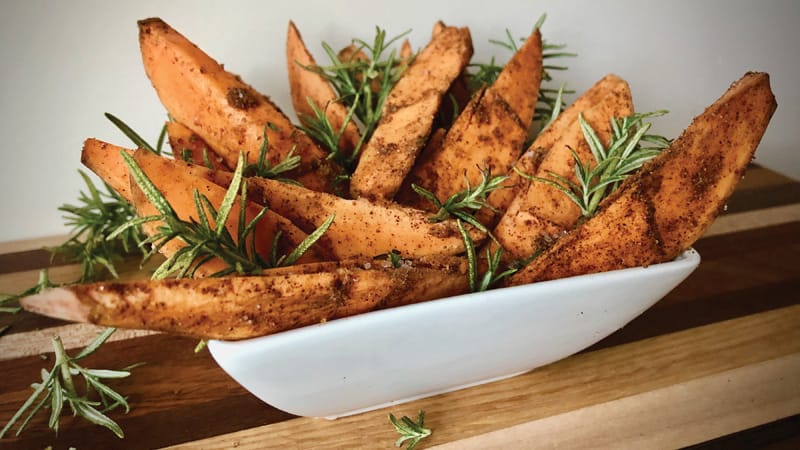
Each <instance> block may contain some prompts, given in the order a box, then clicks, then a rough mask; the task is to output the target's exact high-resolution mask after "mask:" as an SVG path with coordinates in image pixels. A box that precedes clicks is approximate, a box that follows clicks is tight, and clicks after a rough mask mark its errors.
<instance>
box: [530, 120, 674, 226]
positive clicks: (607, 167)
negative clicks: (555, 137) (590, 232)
mask: <svg viewBox="0 0 800 450" xmlns="http://www.w3.org/2000/svg"><path fill="white" fill-rule="evenodd" d="M666 113H667V111H664V110H660V111H654V112H650V113H644V114H632V115H630V116H627V117H624V118H622V119H618V118H612V119H611V131H612V133H613V136H612V137H611V142H610V143H609V145H608V148H606V147H605V146H604V145H603V143H602V142H601V141H600V138H599V137H598V136H597V133H596V132H595V131H594V129H593V128H592V127H591V125H589V123H588V122H586V120H585V119H584V118H583V115H582V114H579V115H578V120H579V121H580V125H581V131H582V132H583V137H584V139H586V142H587V143H588V144H589V149H590V150H591V152H592V156H594V163H592V162H591V161H585V162H584V161H581V159H580V157H579V156H578V154H577V153H576V152H575V150H573V149H571V148H570V149H569V151H570V152H572V157H573V158H574V159H575V176H576V177H577V179H578V182H577V183H575V182H574V181H572V180H570V179H568V178H566V177H563V176H560V175H558V174H556V173H553V172H548V176H549V178H542V177H535V176H532V175H529V174H525V173H522V172H520V171H519V170H518V169H517V168H516V167H515V168H514V170H515V171H517V173H519V174H520V175H521V176H523V177H525V178H527V179H529V180H533V181H538V182H541V183H546V184H548V185H550V186H553V187H554V188H556V189H558V190H560V191H561V192H563V193H564V194H566V195H567V196H568V197H569V198H570V199H571V200H572V201H573V202H575V204H577V205H578V206H579V207H580V209H581V215H582V216H583V218H584V219H586V218H589V217H592V216H593V215H594V214H595V213H596V212H597V207H598V205H599V204H600V201H601V200H603V199H604V198H606V197H607V196H608V195H609V194H611V193H612V192H614V190H615V189H617V187H618V186H619V183H620V182H621V181H622V180H624V179H625V178H627V177H628V176H629V175H630V174H631V173H632V172H634V171H636V170H637V169H639V168H640V167H641V166H642V164H644V163H645V162H647V161H649V160H650V159H652V158H654V157H655V156H656V155H658V154H659V153H660V152H661V150H663V149H664V148H666V147H668V146H669V143H670V141H669V140H668V139H667V138H665V137H663V136H658V135H650V134H645V133H646V132H647V130H649V129H650V126H651V125H652V124H650V123H649V122H647V123H645V122H643V120H644V119H646V118H650V117H658V116H662V115H664V114H666ZM643 142H647V143H650V144H652V146H650V147H644V146H642V143H643Z"/></svg>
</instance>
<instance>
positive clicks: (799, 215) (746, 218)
mask: <svg viewBox="0 0 800 450" xmlns="http://www.w3.org/2000/svg"><path fill="white" fill-rule="evenodd" d="M798 221H800V204H793V205H784V206H775V207H772V208H764V209H757V210H754V211H747V212H740V213H736V214H728V215H724V216H720V217H717V220H715V221H714V224H713V225H711V227H710V228H709V229H708V230H706V232H705V234H704V235H703V237H709V236H716V235H720V234H727V233H735V232H737V231H745V230H752V229H755V228H762V227H768V226H772V225H781V224H784V223H789V222H798Z"/></svg>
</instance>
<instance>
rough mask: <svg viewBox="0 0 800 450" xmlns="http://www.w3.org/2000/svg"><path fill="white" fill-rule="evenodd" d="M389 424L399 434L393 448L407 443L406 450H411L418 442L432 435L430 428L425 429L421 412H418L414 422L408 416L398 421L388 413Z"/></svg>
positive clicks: (423, 413) (423, 412)
mask: <svg viewBox="0 0 800 450" xmlns="http://www.w3.org/2000/svg"><path fill="white" fill-rule="evenodd" d="M389 422H390V423H391V424H392V426H394V429H395V430H397V432H398V433H400V437H399V438H398V439H397V440H396V441H395V443H394V445H395V447H402V446H403V444H404V443H405V442H406V441H408V447H406V450H413V449H414V447H416V446H417V444H419V441H421V440H423V439H425V438H426V437H428V436H430V435H431V434H432V433H433V430H431V429H430V428H425V424H424V422H425V411H422V410H420V412H419V414H418V416H417V421H416V422H414V421H413V420H412V419H410V418H409V417H408V416H403V417H402V418H400V419H399V420H398V419H397V418H396V417H395V416H394V414H392V413H389Z"/></svg>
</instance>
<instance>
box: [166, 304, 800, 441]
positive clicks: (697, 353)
mask: <svg viewBox="0 0 800 450" xmlns="http://www.w3.org/2000/svg"><path fill="white" fill-rule="evenodd" d="M798 323H800V305H795V306H791V307H787V308H782V309H778V310H773V311H768V312H764V313H760V314H755V315H752V316H746V317H742V318H738V319H733V320H729V321H725V322H719V323H715V324H711V325H707V326H703V327H698V328H694V329H689V330H685V331H681V332H678V333H672V334H668V335H662V336H658V337H654V338H651V339H646V340H642V341H637V342H634V343H631V344H626V345H621V346H617V347H610V348H606V349H603V350H599V351H595V352H591V353H585V354H580V355H577V356H573V357H571V358H568V359H566V360H562V361H560V362H557V363H555V364H551V365H549V366H546V367H543V368H540V369H537V370H534V371H532V372H529V373H527V374H524V375H521V376H518V377H514V378H511V379H508V380H503V381H499V382H496V383H490V384H487V385H483V386H477V387H474V388H470V389H465V390H462V391H457V392H452V393H448V394H443V395H439V396H436V397H431V398H427V399H421V400H417V401H414V402H410V403H408V404H404V405H402V406H397V407H392V408H387V409H382V410H378V411H373V412H368V413H364V414H359V415H356V416H351V417H345V418H342V419H338V420H336V421H327V420H324V419H314V418H298V419H294V420H290V421H287V422H281V423H276V424H272V425H268V426H264V427H258V428H252V429H249V430H244V431H241V432H237V433H231V434H228V435H221V436H217V437H214V438H211V439H206V440H200V441H196V442H191V443H187V444H185V445H179V446H176V447H175V448H204V449H216V448H230V447H233V446H236V447H237V448H240V449H257V448H258V449H261V448H309V447H319V448H365V447H366V448H375V447H388V446H389V445H390V444H391V442H393V441H394V439H395V438H396V434H395V432H394V430H393V429H392V428H391V426H390V425H389V423H388V422H387V420H386V416H387V414H388V413H389V412H393V413H394V414H395V415H400V414H405V415H409V416H416V413H417V411H418V410H420V409H424V410H425V411H426V414H427V417H428V420H427V421H426V424H427V425H428V426H430V427H432V428H433V429H434V434H433V436H431V438H430V439H429V442H426V444H428V445H435V444H442V443H447V442H452V441H456V440H459V439H465V438H470V437H474V436H478V435H481V434H484V433H491V432H494V431H497V430H502V429H505V428H508V427H512V426H515V425H519V424H524V423H527V422H531V421H535V420H539V419H543V418H547V417H552V416H556V415H558V414H563V413H567V412H569V411H573V410H577V409H580V408H586V407H591V406H593V405H599V404H602V403H606V402H612V401H615V400H619V399H623V398H626V397H631V396H639V395H642V394H645V393H648V392H651V391H657V390H659V389H663V388H667V387H669V386H673V385H681V384H683V383H687V382H689V381H691V380H695V379H699V378H702V377H708V376H713V375H715V374H720V373H724V372H727V371H731V370H735V369H738V368H741V367H747V366H751V365H758V364H760V363H762V362H764V361H768V360H771V359H775V358H781V357H784V356H787V355H793V354H797V353H800V327H798V326H797V324H798ZM709 398H711V399H716V397H709ZM797 412H800V411H795V413H797ZM644 419H647V417H645V418H644ZM650 419H651V420H655V419H656V417H655V416H653V415H650ZM600 425H601V426H603V425H602V424H600ZM664 425H665V426H666V425H668V424H664ZM677 425H678V424H676V426H677ZM727 431H728V432H733V431H736V429H729V430H727Z"/></svg>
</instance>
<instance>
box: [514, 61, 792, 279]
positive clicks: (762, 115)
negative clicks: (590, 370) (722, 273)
mask: <svg viewBox="0 0 800 450" xmlns="http://www.w3.org/2000/svg"><path fill="white" fill-rule="evenodd" d="M776 107H777V104H776V102H775V97H774V96H773V94H772V90H771V88H770V83H769V76H768V75H767V74H765V73H752V72H751V73H747V74H745V75H744V76H743V77H742V78H741V79H740V80H738V81H737V82H735V83H734V84H733V85H731V87H730V88H729V89H728V91H727V92H725V94H723V95H722V97H720V98H719V99H718V100H717V101H716V102H714V103H713V104H712V105H711V106H709V107H708V108H707V109H706V110H705V111H704V112H703V113H702V114H700V115H699V116H698V117H696V118H695V119H694V120H693V121H692V123H691V125H689V127H688V128H687V129H686V130H685V131H684V132H683V133H682V134H681V136H680V137H679V138H678V139H676V140H675V141H674V142H673V143H672V145H671V146H670V147H669V148H668V149H666V150H664V151H663V152H662V153H661V154H660V155H659V156H657V157H656V158H654V159H653V160H651V161H650V162H648V163H647V164H646V165H645V166H644V167H642V169H640V170H639V172H637V173H636V174H634V175H632V176H631V177H630V178H628V179H627V180H625V182H623V183H622V185H620V187H619V189H617V190H616V191H615V192H614V193H613V194H611V195H610V196H609V197H608V198H606V199H605V200H604V201H603V202H602V203H601V204H600V210H599V212H598V213H597V215H595V216H594V217H592V218H591V219H589V220H588V221H586V222H585V223H583V224H582V225H581V226H580V227H578V228H576V229H575V230H573V231H572V232H570V233H569V234H567V235H566V236H564V237H562V238H561V239H559V240H558V241H557V242H556V243H555V245H554V246H553V247H551V248H550V249H549V250H547V251H546V252H545V253H544V254H542V255H541V256H540V257H539V258H537V259H535V260H534V261H533V262H532V263H530V264H529V265H528V266H526V267H525V268H524V269H523V270H521V271H520V272H518V273H517V274H515V275H514V276H513V277H512V278H511V279H510V281H509V284H512V285H516V284H525V283H531V282H535V281H542V280H549V279H555V278H564V277H569V276H574V275H581V274H586V273H595V272H603V271H608V270H615V269H621V268H626V267H636V266H647V265H650V264H655V263H659V262H664V261H670V260H672V259H674V258H675V257H676V256H678V255H679V254H680V253H681V252H682V251H683V250H685V249H687V248H688V247H690V246H691V245H692V244H693V243H694V242H695V241H696V240H697V239H699V238H700V236H702V234H703V232H704V231H705V230H706V228H707V227H708V226H710V225H711V223H712V222H713V221H714V219H715V218H716V217H717V215H718V214H719V213H720V212H721V211H722V210H723V208H724V205H725V202H726V201H727V200H728V198H729V197H730V195H731V193H732V192H733V189H734V187H735V186H736V183H737V182H738V181H739V180H740V179H741V178H742V177H743V176H744V174H745V171H746V169H747V165H748V163H749V162H750V161H751V160H752V158H753V154H754V152H755V150H756V147H758V144H759V142H760V140H761V137H762V136H763V134H764V131H765V130H766V128H767V125H768V124H769V121H770V118H771V117H772V114H773V112H774V111H775V108H776Z"/></svg>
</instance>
